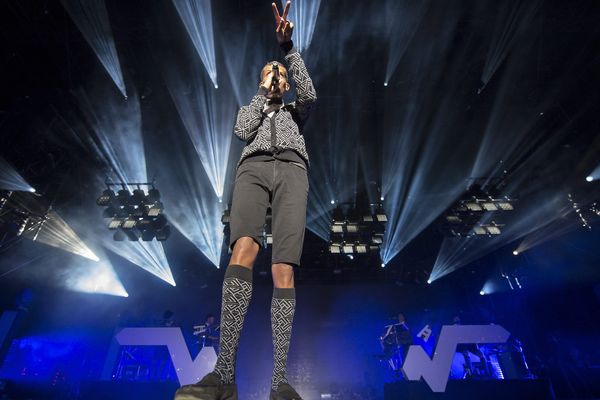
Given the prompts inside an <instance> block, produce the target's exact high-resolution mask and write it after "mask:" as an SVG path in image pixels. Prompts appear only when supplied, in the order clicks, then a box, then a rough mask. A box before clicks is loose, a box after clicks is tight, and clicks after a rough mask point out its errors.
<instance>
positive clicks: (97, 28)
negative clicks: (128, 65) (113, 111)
mask: <svg viewBox="0 0 600 400" xmlns="http://www.w3.org/2000/svg"><path fill="white" fill-rule="evenodd" d="M61 2H62V4H63V6H64V7H65V9H66V10H67V12H68V13H69V15H70V16H71V18H72V19H73V22H75V25H77V28H79V30H80V32H81V34H82V35H83V37H84V38H85V40H86V41H87V43H88V44H89V45H90V47H91V48H92V50H94V53H96V56H97V57H98V59H99V60H100V62H101V63H102V65H103V66H104V69H106V72H108V74H109V75H110V77H111V78H112V80H113V82H114V83H115V85H117V87H118V88H119V90H120V91H121V93H122V94H123V96H124V97H125V98H126V99H127V90H126V88H125V81H124V80H123V74H122V72H121V65H120V64H119V56H118V54H117V48H116V47H115V41H114V39H113V35H112V32H111V26H110V20H109V18H108V11H107V9H106V4H105V2H104V0H95V1H85V0H62V1H61Z"/></svg>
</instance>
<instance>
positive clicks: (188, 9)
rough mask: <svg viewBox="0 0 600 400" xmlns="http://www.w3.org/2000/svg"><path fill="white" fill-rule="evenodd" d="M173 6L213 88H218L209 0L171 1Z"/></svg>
mask: <svg viewBox="0 0 600 400" xmlns="http://www.w3.org/2000/svg"><path fill="white" fill-rule="evenodd" d="M173 4H174V5H175V8H176V9H177V13H178V14H179V17H180V18H181V21H182V22H183V25H184V26H185V29H186V30H187V33H188V35H189V36H190V39H192V43H193V44H194V48H195V49H196V52H197V53H198V56H200V59H201V60H202V64H204V67H205V68H206V72H208V76H209V77H210V79H211V81H212V83H213V86H214V88H215V89H216V88H218V84H217V64H216V59H215V41H214V34H213V20H212V17H213V16H212V8H211V2H210V0H173Z"/></svg>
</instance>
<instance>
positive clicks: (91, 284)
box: [62, 257, 129, 297]
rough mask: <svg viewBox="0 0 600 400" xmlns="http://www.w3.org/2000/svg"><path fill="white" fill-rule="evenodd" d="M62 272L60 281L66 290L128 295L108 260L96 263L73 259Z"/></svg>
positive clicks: (120, 295)
mask: <svg viewBox="0 0 600 400" xmlns="http://www.w3.org/2000/svg"><path fill="white" fill-rule="evenodd" d="M104 258H105V257H104ZM63 274H64V276H63V279H62V281H63V282H64V283H63V284H64V286H65V287H66V288H67V289H68V290H72V291H75V292H82V293H90V294H106V295H110V296H119V297H129V294H128V293H127V291H126V290H125V287H123V284H122V283H121V280H120V279H119V276H118V275H117V273H116V272H115V270H114V268H113V266H112V265H110V263H109V262H108V261H104V260H103V261H100V262H96V263H91V262H81V261H73V262H71V263H70V264H69V268H68V269H67V270H66V271H63Z"/></svg>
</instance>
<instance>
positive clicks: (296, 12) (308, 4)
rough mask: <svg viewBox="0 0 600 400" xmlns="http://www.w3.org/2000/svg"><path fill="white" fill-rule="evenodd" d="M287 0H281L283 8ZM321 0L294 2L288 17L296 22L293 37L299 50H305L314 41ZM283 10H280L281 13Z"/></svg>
mask: <svg viewBox="0 0 600 400" xmlns="http://www.w3.org/2000/svg"><path fill="white" fill-rule="evenodd" d="M286 1H287V0H282V1H281V6H282V8H285V3H286ZM320 5H321V0H309V1H296V2H292V6H291V7H290V11H289V14H288V19H289V20H290V21H292V22H293V23H294V32H293V33H292V39H293V40H294V44H295V46H296V48H297V49H298V51H300V52H303V51H304V50H306V49H308V47H309V46H310V42H311V41H312V36H313V32H314V30H315V25H316V23H317V17H318V16H319V6H320ZM281 12H282V11H280V13H281Z"/></svg>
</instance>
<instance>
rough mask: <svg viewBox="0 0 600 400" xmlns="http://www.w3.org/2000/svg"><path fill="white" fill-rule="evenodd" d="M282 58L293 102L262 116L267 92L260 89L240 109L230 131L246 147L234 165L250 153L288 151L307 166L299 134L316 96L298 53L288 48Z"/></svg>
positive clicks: (301, 137)
mask: <svg viewBox="0 0 600 400" xmlns="http://www.w3.org/2000/svg"><path fill="white" fill-rule="evenodd" d="M284 59H285V62H286V64H287V65H288V73H289V74H290V75H291V77H292V80H293V81H294V83H295V84H296V101H293V102H292V103H289V104H286V105H284V106H282V107H281V109H280V110H279V111H277V112H276V113H274V114H272V116H271V117H270V116H269V115H266V114H265V113H264V107H265V104H266V103H267V100H268V99H267V97H266V94H267V91H266V89H264V88H260V89H259V90H258V93H257V94H256V95H255V96H254V97H253V98H252V100H251V101H250V104H249V105H247V106H242V107H241V108H240V110H239V112H238V115H237V120H236V123H235V126H234V128H233V131H234V133H235V135H236V136H237V137H238V138H239V139H241V140H244V141H246V146H245V147H244V150H243V151H242V155H241V157H240V161H239V162H238V166H239V165H240V164H241V163H242V161H244V159H246V158H247V157H249V156H251V155H253V154H254V155H256V154H265V153H267V154H268V153H270V154H273V155H276V154H281V153H289V150H292V151H293V152H294V153H296V154H298V155H299V156H300V157H301V159H302V160H303V161H304V162H305V163H306V165H309V159H308V153H307V152H306V145H305V143H304V136H303V135H302V131H303V127H304V124H305V122H306V119H307V117H308V115H309V113H310V109H311V108H312V106H313V105H314V103H315V101H316V100H317V93H316V91H315V88H314V86H313V83H312V80H311V79H310V76H309V75H308V71H307V70H306V66H305V65H304V60H302V57H301V56H300V53H298V51H296V49H295V48H292V49H291V50H290V51H289V52H288V53H287V54H286V56H285V58H284Z"/></svg>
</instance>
